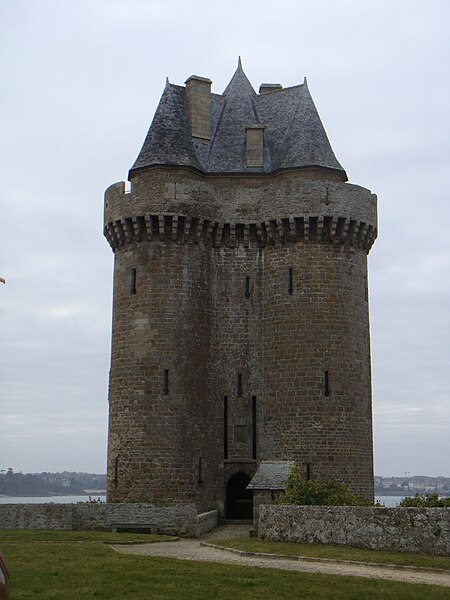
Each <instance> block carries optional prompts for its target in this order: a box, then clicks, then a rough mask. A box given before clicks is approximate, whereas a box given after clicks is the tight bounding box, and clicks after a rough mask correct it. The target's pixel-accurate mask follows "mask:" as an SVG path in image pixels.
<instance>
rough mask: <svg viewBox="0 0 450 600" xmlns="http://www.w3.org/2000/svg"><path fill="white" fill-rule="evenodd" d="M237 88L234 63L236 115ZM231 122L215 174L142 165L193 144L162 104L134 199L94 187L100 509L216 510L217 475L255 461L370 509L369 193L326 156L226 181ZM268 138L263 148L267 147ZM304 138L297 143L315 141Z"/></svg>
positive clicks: (220, 482) (372, 234)
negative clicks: (103, 366)
mask: <svg viewBox="0 0 450 600" xmlns="http://www.w3.org/2000/svg"><path fill="white" fill-rule="evenodd" d="M249 85H250V84H249V83H248V80H246V78H245V77H244V75H243V74H242V73H241V69H239V72H238V73H237V75H236V77H235V78H234V79H233V82H232V85H231V86H230V87H229V88H228V89H227V92H226V102H227V103H228V104H229V106H231V104H233V102H234V104H235V105H236V111H235V112H236V114H241V113H240V109H239V110H238V108H239V107H238V105H239V103H240V102H241V99H242V94H241V92H242V90H243V91H244V92H245V94H244V95H246V96H245V97H247V96H248V97H249V98H250V97H251V98H253V96H254V95H255V92H254V91H253V90H252V89H251V86H250V87H249ZM239 90H240V91H239ZM235 91H236V93H238V92H239V94H238V96H236V99H235V100H236V102H235V101H234V100H233V98H232V97H233V94H234V93H235ZM304 92H305V93H306V88H305V89H304ZM167 93H169V92H167ZM296 93H297V92H295V91H294V92H293V95H292V97H291V92H287V93H286V94H285V93H284V92H283V93H281V92H272V93H268V94H265V95H264V97H265V99H264V98H262V99H261V102H262V103H270V102H276V103H278V102H282V101H283V98H285V99H288V97H289V98H291V100H292V101H294V100H295V98H294V96H295V94H296ZM302 93H303V92H302ZM177 94H178V96H180V94H181V95H182V92H181V91H180V90H178V92H177ZM274 94H275V95H276V94H278V95H279V96H277V98H278V99H277V98H275V96H274ZM269 96H270V97H273V98H272V99H270V98H269ZM180 98H181V96H180ZM286 101H287V100H286ZM180 102H181V100H180ZM163 104H164V103H163ZM234 104H233V106H234ZM164 106H165V107H166V108H167V107H169V108H170V106H172V105H170V104H167V105H166V104H164ZM177 106H178V104H177ZM180 106H181V105H180ZM267 106H268V104H267ZM308 106H309V104H308ZM288 108H289V107H286V110H288ZM291 108H292V107H291ZM304 108H305V111H306V112H307V110H306V108H307V107H306V105H305V107H304ZM177 110H178V109H177ZM230 110H231V109H230ZM289 110H290V108H289ZM308 110H309V109H308ZM180 111H181V113H182V112H183V110H181V108H180ZM233 111H234V109H233ZM233 111H231V112H230V113H229V120H227V119H228V117H227V118H225V117H226V115H225V116H224V118H223V120H222V125H221V127H225V128H226V132H227V136H226V139H225V138H223V139H222V141H221V142H220V144H219V142H218V141H217V139H216V142H214V143H216V144H218V145H219V146H220V148H221V153H222V154H224V156H225V154H226V157H225V158H226V160H225V158H224V162H220V166H221V169H220V170H221V173H220V174H218V173H217V171H215V170H214V169H209V171H208V170H206V171H205V170H203V172H202V170H200V169H193V168H190V167H189V166H186V165H187V164H188V163H186V162H183V160H184V159H183V160H181V158H180V160H178V158H177V157H174V160H170V157H166V158H167V160H166V159H164V160H165V161H166V162H164V161H163V162H162V163H161V161H162V160H163V159H162V158H161V156H160V155H158V157H157V158H158V160H156V158H155V160H153V159H152V160H150V158H149V157H150V154H148V155H147V154H145V152H144V150H145V148H147V149H149V148H153V149H154V150H155V152H156V149H155V148H158V149H159V150H161V148H163V149H164V151H169V150H170V148H171V147H172V146H171V143H169V142H170V140H172V137H170V135H172V134H170V135H169V133H167V131H166V130H167V128H169V129H170V131H171V132H172V133H174V132H175V133H176V132H178V133H180V135H181V134H182V137H183V139H184V138H185V137H186V135H188V137H189V138H190V136H191V132H190V131H189V130H188V129H186V127H185V126H184V125H183V122H182V121H180V122H175V121H176V119H175V117H176V115H177V114H178V112H177V111H175V112H174V111H172V110H170V111H169V113H170V114H166V113H164V115H165V116H164V115H159V116H158V119H157V121H158V123H159V125H160V126H161V127H159V126H158V127H157V128H156V129H151V130H150V132H149V136H148V137H147V140H146V143H145V144H144V150H143V152H144V154H145V156H146V158H145V160H144V162H138V164H137V165H135V168H133V169H132V171H131V191H130V192H129V193H126V192H125V184H124V183H123V182H122V183H117V184H114V185H113V186H110V187H109V188H108V189H107V190H106V193H105V235H106V237H107V239H108V241H109V243H110V245H111V247H112V249H113V251H114V254H115V267H114V299H113V303H114V312H113V329H112V358H111V372H110V394H109V408H110V412H109V449H108V499H109V500H110V501H125V500H128V501H141V502H161V501H173V502H182V503H195V504H196V506H197V508H198V510H199V511H207V510H210V509H212V508H218V509H220V510H221V511H223V510H224V505H225V495H226V491H225V490H226V485H227V482H228V481H229V479H230V478H231V477H232V476H233V475H234V474H236V473H237V472H242V473H245V474H246V475H248V476H249V477H252V476H253V475H254V474H255V471H256V468H257V466H258V464H259V462H260V461H262V460H266V461H286V460H291V461H295V462H297V463H298V464H299V465H300V466H301V468H302V469H303V470H304V472H305V475H306V474H307V475H308V476H310V477H312V478H313V479H318V480H326V479H330V478H332V479H335V480H337V481H339V482H342V483H343V484H345V485H347V486H348V487H349V488H350V489H351V490H352V491H354V492H359V493H362V494H364V495H365V496H367V497H372V496H373V461H372V412H371V374H370V341H369V310H368V292H367V253H368V251H369V250H370V248H371V246H372V244H373V242H374V240H375V238H376V234H377V215H376V196H374V195H373V194H372V193H371V192H370V191H369V190H367V189H364V188H361V187H359V186H356V185H350V184H347V183H343V172H342V171H341V170H340V169H339V168H338V167H337V165H334V167H333V166H332V165H333V164H334V162H333V163H329V162H326V163H322V162H321V161H320V160H318V161H317V162H314V163H313V164H312V163H310V162H307V163H303V162H302V161H300V162H298V161H297V162H295V161H294V162H293V163H289V165H290V168H289V169H286V170H276V171H273V170H272V171H270V172H268V171H264V169H262V170H261V171H260V172H258V173H253V172H250V171H248V170H247V171H246V172H245V173H238V172H236V169H237V168H238V166H239V164H238V163H239V161H240V160H241V159H240V158H239V160H238V161H237V162H236V160H237V159H236V156H235V155H234V154H233V152H237V151H238V150H239V148H240V147H241V146H240V145H239V144H237V145H236V143H237V142H236V140H235V139H234V138H233V135H231V134H232V132H234V131H235V130H236V131H238V130H239V135H240V134H241V133H242V141H243V144H244V145H243V146H242V157H241V158H242V160H244V161H245V147H244V146H245V127H248V126H250V125H251V124H252V123H255V118H254V115H253V118H252V120H251V121H245V126H243V129H242V131H241V129H240V123H241V122H240V121H235V120H233V119H234V118H235V117H233V118H232V116H233V115H235V112H233ZM311 111H312V108H311ZM314 111H315V109H314ZM181 113H180V114H181ZM294 113H295V111H294ZM294 113H293V114H294ZM157 114H159V113H157ZM227 114H228V113H227ZM305 114H306V113H305ZM311 114H312V113H311ZM241 116H242V115H241ZM160 117H161V118H160ZM163 117H164V118H163ZM169 117H170V118H169ZM236 118H237V117H236ZM239 118H240V117H239ZM172 119H175V121H173V120H172ZM274 119H275V116H274ZM271 126H272V128H273V129H272V130H271V134H270V136H268V137H267V140H266V137H264V139H265V140H266V141H267V143H269V141H270V140H271V139H273V140H275V139H276V138H277V128H276V127H273V123H272V125H271ZM267 127H269V125H268V126H267ZM320 127H322V126H321V125H320ZM178 129H181V131H178ZM266 129H267V128H265V131H266ZM319 129H320V128H319ZM319 129H317V128H313V129H311V130H308V131H309V134H311V135H312V137H314V138H317V139H319V138H320V139H322V138H321V134H320V135H319V133H318V131H319ZM152 132H153V133H152ZM223 132H224V130H222V133H223ZM314 132H315V133H314ZM236 135H237V134H236ZM152 136H153V137H152ZM167 136H169V137H167ZM264 136H266V133H265V134H264ZM213 138H214V136H213ZM197 141H198V140H197ZM322 141H323V140H322ZM188 142H189V144H190V143H191V141H189V140H188ZM188 142H186V144H188ZM235 142H236V143H235ZM297 142H298V143H302V142H301V139H300V137H299V138H298V139H297V138H296V143H297ZM198 143H204V142H203V141H201V142H198ZM211 143H213V140H212V142H211ZM273 143H274V144H275V141H274V142H273ZM279 143H280V144H282V140H279ZM327 143H328V142H327ZM189 144H188V145H189ZM238 146H239V148H238ZM313 146H314V147H316V148H322V150H323V152H325V150H324V148H325V146H323V145H322V144H319V145H318V146H317V145H316V144H313ZM183 147H184V146H183ZM186 147H187V146H186ZM311 147H312V146H311ZM180 148H181V146H177V151H181V150H180ZM295 148H297V146H296V144H293V145H292V147H291V146H290V149H291V150H292V152H294V150H295ZM297 149H298V148H297ZM159 150H158V151H159ZM240 151H241V150H239V152H240ZM152 152H153V150H152ZM174 152H175V149H174ZM325 154H326V152H325ZM325 154H324V155H323V156H325ZM152 156H153V155H152ZM164 156H166V155H164ZM323 156H322V158H323ZM147 158H148V159H149V160H150V162H148V161H147ZM281 158H282V157H281V155H280V160H281ZM291 158H295V157H291ZM300 158H301V157H300ZM319 158H320V157H319ZM235 159H236V160H235ZM333 160H335V159H333ZM155 161H156V162H155ZM228 161H231V163H233V165H234V166H233V168H231V167H230V169H229V170H227V165H228ZM205 164H206V163H205ZM180 165H184V166H180ZM297 166H298V167H299V168H297ZM291 167H292V168H291ZM294 167H295V168H294ZM300 167H301V168H300ZM205 169H206V167H205ZM325 380H327V384H328V385H326V381H325ZM238 381H239V382H240V386H238ZM238 387H239V388H240V389H238ZM225 398H226V403H225ZM225 404H226V409H225ZM225 412H226V413H227V424H226V425H225ZM225 427H226V431H225ZM225 433H227V439H226V441H225V439H224V438H225ZM225 446H227V448H226V449H225Z"/></svg>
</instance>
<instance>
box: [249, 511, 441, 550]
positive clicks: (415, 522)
mask: <svg viewBox="0 0 450 600" xmlns="http://www.w3.org/2000/svg"><path fill="white" fill-rule="evenodd" d="M258 535H259V537H260V538H263V539H267V540H271V541H282V542H299V543H304V542H306V543H320V544H339V545H345V546H356V547H359V548H370V549H371V550H394V551H396V552H416V553H425V554H438V555H444V556H448V555H450V509H448V508H400V507H399V508H380V507H361V506H270V505H263V506H260V507H259V523H258Z"/></svg>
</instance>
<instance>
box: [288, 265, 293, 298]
mask: <svg viewBox="0 0 450 600" xmlns="http://www.w3.org/2000/svg"><path fill="white" fill-rule="evenodd" d="M293 291H294V286H293V276H292V267H289V268H288V292H289V295H290V296H292V292H293Z"/></svg>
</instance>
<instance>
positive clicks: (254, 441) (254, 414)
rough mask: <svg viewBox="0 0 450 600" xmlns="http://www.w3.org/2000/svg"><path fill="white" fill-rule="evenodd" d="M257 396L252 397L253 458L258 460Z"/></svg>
mask: <svg viewBox="0 0 450 600" xmlns="http://www.w3.org/2000/svg"><path fill="white" fill-rule="evenodd" d="M256 434H257V431H256V396H252V458H253V459H255V460H256Z"/></svg>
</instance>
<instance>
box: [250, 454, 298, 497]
mask: <svg viewBox="0 0 450 600" xmlns="http://www.w3.org/2000/svg"><path fill="white" fill-rule="evenodd" d="M294 464H295V463H294V462H293V461H290V460H283V461H281V460H279V461H273V462H269V461H263V462H261V464H260V465H259V467H258V470H257V471H256V473H255V475H254V477H253V479H252V480H251V481H250V483H249V484H248V486H247V489H248V490H284V489H285V485H284V484H285V482H286V479H287V478H288V477H289V473H290V471H291V469H292V467H293V466H294Z"/></svg>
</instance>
